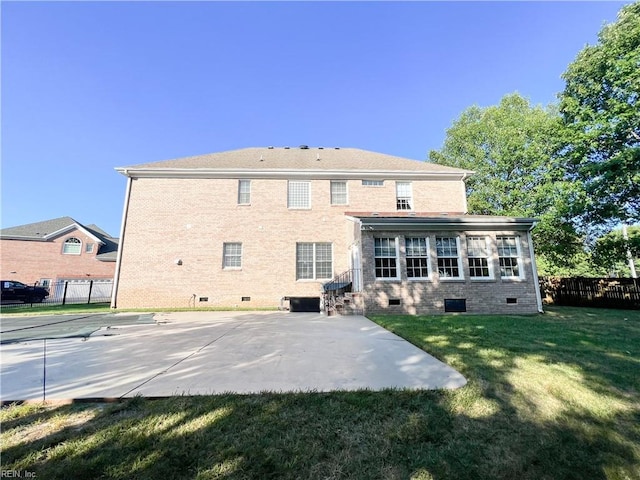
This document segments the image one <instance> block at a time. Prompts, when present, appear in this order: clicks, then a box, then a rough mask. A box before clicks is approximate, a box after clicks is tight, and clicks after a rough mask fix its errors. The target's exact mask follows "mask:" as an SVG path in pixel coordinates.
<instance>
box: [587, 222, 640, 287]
mask: <svg viewBox="0 0 640 480" xmlns="http://www.w3.org/2000/svg"><path fill="white" fill-rule="evenodd" d="M627 252H630V253H631V256H632V258H634V260H635V262H636V264H637V263H638V261H637V260H638V259H640V227H638V226H633V227H629V228H628V231H627V239H625V238H624V237H623V235H622V229H616V230H613V231H612V232H609V233H607V234H606V235H603V236H602V237H600V238H598V239H597V240H596V242H595V247H594V250H593V259H594V263H595V264H596V265H598V266H600V267H602V268H604V269H606V270H607V271H608V272H612V271H615V272H617V273H618V275H619V276H624V277H627V276H629V274H630V269H629V264H628V261H627Z"/></svg>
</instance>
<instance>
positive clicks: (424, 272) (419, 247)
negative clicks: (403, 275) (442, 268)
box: [404, 237, 429, 278]
mask: <svg viewBox="0 0 640 480" xmlns="http://www.w3.org/2000/svg"><path fill="white" fill-rule="evenodd" d="M404 247H405V254H406V257H407V277H408V278H429V239H428V238H425V237H406V238H405V239H404Z"/></svg>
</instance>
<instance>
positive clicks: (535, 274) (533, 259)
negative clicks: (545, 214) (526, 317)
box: [527, 222, 544, 313]
mask: <svg viewBox="0 0 640 480" xmlns="http://www.w3.org/2000/svg"><path fill="white" fill-rule="evenodd" d="M535 226H536V224H535V222H534V224H533V225H531V228H530V229H529V230H527V242H528V243H529V258H531V270H533V282H534V284H535V287H536V301H537V302H538V313H544V310H543V309H542V295H541V294H540V279H539V278H538V266H537V265H536V257H535V254H534V252H533V238H532V237H531V230H533V228H534V227H535Z"/></svg>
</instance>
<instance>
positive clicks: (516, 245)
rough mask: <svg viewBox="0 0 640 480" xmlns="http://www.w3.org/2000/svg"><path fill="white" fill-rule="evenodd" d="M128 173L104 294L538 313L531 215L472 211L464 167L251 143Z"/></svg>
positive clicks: (304, 306)
mask: <svg viewBox="0 0 640 480" xmlns="http://www.w3.org/2000/svg"><path fill="white" fill-rule="evenodd" d="M117 170H118V171H119V172H120V173H122V174H124V175H125V176H126V177H127V178H128V186H127V193H126V198H125V209H124V216H123V228H122V232H121V240H120V249H119V258H118V262H117V266H116V276H115V281H116V285H115V287H114V297H113V301H112V306H113V307H114V308H129V307H176V308H180V307H183V308H184V307H244V308H259V307H278V308H290V309H292V310H316V311H317V310H318V309H319V308H323V309H325V310H326V311H327V312H329V313H331V312H336V311H337V312H342V313H349V312H358V313H373V312H389V313H393V312H397V313H411V314H418V313H440V312H445V311H466V312H469V313H488V312H491V313H499V312H508V313H534V312H536V311H538V310H539V309H540V306H541V304H540V299H539V294H538V293H537V292H538V289H537V287H536V285H537V275H536V271H535V262H534V257H533V246H532V243H531V234H530V230H531V228H532V227H533V225H534V221H533V220H532V219H521V218H506V217H493V216H469V215H465V212H466V196H465V185H464V180H465V178H467V177H468V175H470V174H471V173H472V172H468V171H465V170H460V169H456V168H451V167H445V166H440V165H434V164H430V163H426V162H418V161H415V160H409V159H404V158H398V157H394V156H390V155H385V154H380V153H375V152H369V151H365V150H359V149H352V148H321V147H320V148H309V147H306V146H302V147H300V148H286V147H284V148H282V147H281V148H274V147H265V148H247V149H241V150H234V151H229V152H221V153H216V154H209V155H203V156H197V157H188V158H183V159H177V160H168V161H163V162H156V163H150V164H143V165H135V166H131V167H123V168H118V169H117Z"/></svg>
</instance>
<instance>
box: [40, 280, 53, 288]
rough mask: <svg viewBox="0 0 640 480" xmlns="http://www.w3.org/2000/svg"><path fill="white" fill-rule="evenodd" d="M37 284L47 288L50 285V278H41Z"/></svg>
mask: <svg viewBox="0 0 640 480" xmlns="http://www.w3.org/2000/svg"><path fill="white" fill-rule="evenodd" d="M38 285H40V286H41V287H42V288H49V287H50V286H51V279H50V278H41V279H40V281H39V282H38Z"/></svg>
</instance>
